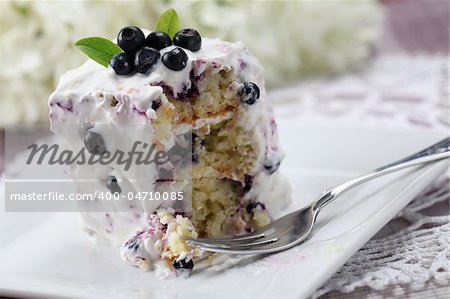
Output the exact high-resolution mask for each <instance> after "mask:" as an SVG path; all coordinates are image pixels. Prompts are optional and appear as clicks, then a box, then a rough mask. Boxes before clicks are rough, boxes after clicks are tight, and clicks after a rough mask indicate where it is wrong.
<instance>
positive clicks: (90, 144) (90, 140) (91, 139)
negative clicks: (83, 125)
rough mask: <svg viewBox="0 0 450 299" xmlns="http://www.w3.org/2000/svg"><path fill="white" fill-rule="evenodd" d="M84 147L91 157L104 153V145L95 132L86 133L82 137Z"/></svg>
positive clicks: (100, 136) (100, 137)
mask: <svg viewBox="0 0 450 299" xmlns="http://www.w3.org/2000/svg"><path fill="white" fill-rule="evenodd" d="M84 146H85V147H86V149H87V150H88V152H89V153H91V154H93V155H102V154H104V153H105V152H106V145H105V141H104V140H103V137H102V135H100V134H98V133H95V132H91V131H87V132H86V135H84Z"/></svg>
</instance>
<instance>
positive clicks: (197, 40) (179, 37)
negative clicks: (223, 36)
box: [173, 28, 202, 52]
mask: <svg viewBox="0 0 450 299" xmlns="http://www.w3.org/2000/svg"><path fill="white" fill-rule="evenodd" d="M173 43H174V45H175V46H180V47H182V48H185V49H188V50H191V51H192V52H195V51H198V50H200V48H201V47H202V37H201V36H200V33H198V31H197V30H195V29H191V28H186V29H181V30H180V31H178V32H177V33H176V34H175V36H174V37H173Z"/></svg>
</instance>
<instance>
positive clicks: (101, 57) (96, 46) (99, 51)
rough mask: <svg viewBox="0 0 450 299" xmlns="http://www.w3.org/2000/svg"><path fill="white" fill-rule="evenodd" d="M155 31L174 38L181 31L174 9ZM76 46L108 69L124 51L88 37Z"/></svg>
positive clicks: (160, 19)
mask: <svg viewBox="0 0 450 299" xmlns="http://www.w3.org/2000/svg"><path fill="white" fill-rule="evenodd" d="M154 30H155V31H161V32H164V33H166V34H167V35H168V36H170V38H173V36H174V35H175V33H177V32H178V31H179V30H180V19H179V17H178V14H177V12H176V11H175V10H174V9H173V8H169V9H167V10H165V11H164V12H163V13H162V14H161V16H160V17H159V19H158V21H157V22H156V24H155V27H154ZM75 46H76V47H77V48H78V49H80V50H81V51H82V52H83V53H84V54H86V55H87V56H88V57H89V58H90V59H92V60H94V61H95V62H97V63H99V64H101V65H103V66H104V67H108V65H109V61H110V60H111V58H112V57H113V56H114V55H116V54H118V53H121V52H123V51H122V49H121V48H120V47H119V46H118V45H117V44H115V43H113V42H112V41H110V40H109V39H106V38H103V37H87V38H82V39H80V40H78V41H77V42H76V43H75Z"/></svg>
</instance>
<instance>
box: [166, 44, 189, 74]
mask: <svg viewBox="0 0 450 299" xmlns="http://www.w3.org/2000/svg"><path fill="white" fill-rule="evenodd" d="M188 59H189V58H188V56H187V54H186V52H184V51H183V49H181V48H178V47H176V48H175V49H173V50H171V51H169V52H166V53H164V55H163V57H162V62H163V63H164V65H165V66H166V67H167V68H168V69H171V70H173V71H181V70H182V69H184V68H185V67H186V63H187V61H188Z"/></svg>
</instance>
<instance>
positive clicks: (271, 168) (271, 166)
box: [263, 161, 281, 174]
mask: <svg viewBox="0 0 450 299" xmlns="http://www.w3.org/2000/svg"><path fill="white" fill-rule="evenodd" d="M280 165H281V161H277V162H271V161H267V162H265V163H264V165H263V166H264V169H265V170H266V171H267V172H268V173H269V174H273V173H274V172H275V171H277V170H278V168H280Z"/></svg>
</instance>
